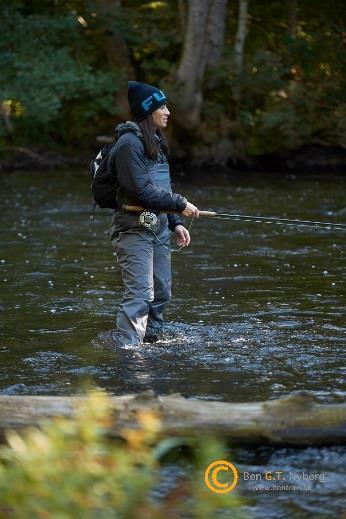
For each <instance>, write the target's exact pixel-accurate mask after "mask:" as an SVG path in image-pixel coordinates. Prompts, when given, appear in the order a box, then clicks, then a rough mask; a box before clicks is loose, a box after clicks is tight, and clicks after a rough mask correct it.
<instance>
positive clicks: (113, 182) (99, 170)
mask: <svg viewBox="0 0 346 519" xmlns="http://www.w3.org/2000/svg"><path fill="white" fill-rule="evenodd" d="M126 132H132V133H134V134H135V135H137V137H139V138H140V139H143V134H142V132H141V129H140V128H139V127H138V125H137V124H136V123H134V122H133V121H127V122H126V123H122V124H119V125H118V126H117V128H116V130H115V140H114V141H113V142H111V143H110V144H107V146H105V147H104V148H102V150H101V151H100V152H99V153H98V154H97V156H96V157H95V158H94V159H93V160H92V161H91V162H90V165H89V173H90V177H91V191H92V193H93V195H94V200H95V203H94V210H95V207H96V206H97V205H98V206H99V207H101V208H102V209H117V190H118V188H119V182H118V178H117V173H116V171H115V168H114V166H113V167H112V162H111V158H112V152H113V148H114V147H115V143H116V142H117V140H118V139H119V137H120V136H121V135H122V134H123V133H126Z"/></svg>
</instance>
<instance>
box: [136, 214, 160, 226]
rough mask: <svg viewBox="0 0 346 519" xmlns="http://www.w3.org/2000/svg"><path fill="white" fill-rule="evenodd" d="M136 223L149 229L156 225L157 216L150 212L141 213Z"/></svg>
mask: <svg viewBox="0 0 346 519" xmlns="http://www.w3.org/2000/svg"><path fill="white" fill-rule="evenodd" d="M138 221H139V223H140V224H141V225H144V227H147V228H148V229H151V228H152V227H154V225H156V224H157V216H156V214H155V213H152V212H151V211H143V213H141V214H140V215H139V219H138Z"/></svg>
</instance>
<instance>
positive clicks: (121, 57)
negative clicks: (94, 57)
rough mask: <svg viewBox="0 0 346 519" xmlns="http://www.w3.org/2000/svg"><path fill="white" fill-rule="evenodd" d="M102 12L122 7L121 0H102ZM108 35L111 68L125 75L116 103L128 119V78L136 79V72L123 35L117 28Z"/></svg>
mask: <svg viewBox="0 0 346 519" xmlns="http://www.w3.org/2000/svg"><path fill="white" fill-rule="evenodd" d="M100 6H101V10H102V13H103V14H105V15H107V14H110V13H112V12H114V10H115V9H119V8H120V7H121V0H101V2H100ZM107 33H108V36H107V37H106V38H105V54H106V58H107V61H108V64H109V66H110V68H111V69H114V70H117V71H119V72H120V73H121V72H122V73H123V75H124V80H123V82H122V83H123V84H122V86H121V87H120V89H119V91H118V92H117V94H116V104H117V107H118V108H119V114H118V115H119V117H120V118H121V119H128V118H129V117H130V112H129V107H128V100H127V79H128V78H129V79H134V77H135V73H134V69H133V66H132V64H131V61H130V54H129V49H128V46H127V44H126V41H125V39H124V37H123V35H122V34H121V33H120V32H119V31H117V30H116V29H115V28H113V27H110V28H107Z"/></svg>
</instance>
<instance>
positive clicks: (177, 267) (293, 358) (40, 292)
mask: <svg viewBox="0 0 346 519" xmlns="http://www.w3.org/2000/svg"><path fill="white" fill-rule="evenodd" d="M185 178H186V177H183V176H180V177H179V178H178V180H177V181H176V184H175V191H177V192H181V193H183V194H184V195H185V196H187V198H188V199H189V200H191V201H192V202H194V203H195V204H196V205H198V207H199V208H201V209H212V210H215V211H219V212H226V213H238V214H249V215H262V216H278V217H285V218H299V219H304V220H319V221H331V222H339V223H345V222H346V205H345V200H346V197H345V194H346V189H345V188H346V177H343V176H341V175H338V176H336V175H330V174H319V175H313V174H309V175H301V176H299V175H298V176H295V175H291V174H290V175H284V174H280V173H277V174H270V175H269V174H253V173H252V174H249V173H243V174H234V175H231V176H222V175H217V176H214V174H212V173H208V174H202V173H201V176H200V177H199V178H198V179H196V178H194V179H185ZM91 213H92V202H91V198H90V193H89V184H88V179H87V178H86V176H85V175H84V174H83V173H81V172H79V171H53V172H51V171H48V172H20V171H19V172H14V173H10V174H7V176H5V177H4V178H3V180H2V194H1V216H0V218H1V221H2V225H1V235H2V237H1V253H0V286H1V302H0V310H1V335H0V355H1V364H0V373H1V377H0V393H2V394H7V395H11V394H21V395H25V394H41V395H70V394H76V393H78V392H80V391H82V389H83V388H84V387H86V386H87V385H88V384H90V383H94V384H97V385H98V386H99V387H103V388H105V389H107V390H109V391H110V392H112V393H114V394H124V393H132V392H138V391H142V390H145V389H153V390H154V391H156V392H157V393H160V394H168V393H174V392H179V393H181V394H183V395H184V396H186V397H189V398H202V399H208V400H223V401H234V402H245V401H258V400H266V399H273V398H278V397H281V396H285V395H287V394H289V393H291V392H293V391H297V390H308V391H310V392H311V393H313V394H314V395H316V397H318V398H319V399H320V400H321V401H324V402H342V401H345V395H346V384H345V379H346V377H345V374H346V362H345V360H346V354H345V343H346V338H345V329H346V319H345V316H346V290H345V288H346V278H345V266H344V260H345V231H340V230H332V229H318V228H314V227H312V228H306V227H305V228H295V227H285V226H283V225H280V226H279V225H273V224H265V223H250V222H231V221H225V222H223V221H219V220H218V221H212V220H208V219H203V218H200V219H198V220H196V221H194V222H193V224H192V227H191V235H192V243H191V245H190V247H188V248H187V249H185V250H183V251H181V252H179V253H173V276H174V284H173V299H172V302H171V303H170V305H169V306H168V308H167V311H166V318H167V331H168V335H167V339H166V340H164V341H162V342H161V343H158V344H153V345H145V347H143V348H140V349H123V350H118V351H110V350H109V349H105V348H102V347H100V344H99V341H98V339H97V337H98V334H99V333H101V332H104V331H106V330H110V329H112V328H114V316H115V313H116V309H117V306H118V304H119V302H120V300H121V291H122V283H121V276H120V272H119V270H118V268H117V264H116V257H115V254H114V252H113V250H112V248H111V244H110V240H109V235H108V228H109V225H110V220H111V215H110V214H109V213H108V212H107V211H106V212H103V211H102V212H101V211H97V212H96V216H95V219H94V220H92V217H91ZM233 456H234V459H235V460H236V462H237V463H238V465H239V467H241V470H242V471H249V470H252V471H257V472H259V471H261V472H262V471H263V472H264V471H265V470H285V471H288V472H289V471H292V470H297V471H300V472H303V471H305V472H306V471H310V472H311V471H312V470H313V471H314V472H324V473H325V474H326V475H325V481H324V482H312V483H311V482H310V484H309V485H310V487H311V488H310V490H306V489H305V491H296V492H284V491H282V492H276V493H275V492H269V491H267V492H258V491H257V492H255V491H252V487H251V483H250V482H248V483H247V482H243V489H244V492H245V493H246V492H247V494H248V498H249V504H248V506H247V511H248V512H249V513H251V514H253V516H254V517H263V518H264V517H265V518H268V519H269V518H271V517H273V518H274V517H275V518H277V517H290V518H291V517H292V518H298V519H300V518H305V517H316V518H324V517H341V515H342V512H343V511H344V510H345V509H346V506H345V501H344V498H345V495H346V478H345V466H346V448H345V447H341V446H336V447H323V448H312V447H310V448H306V449H292V448H290V449H287V448H286V449H284V448H281V449H277V448H272V447H269V446H266V447H261V448H257V449H240V448H238V449H236V450H235V451H234V453H233ZM179 470H181V469H180V468H179V467H174V466H173V467H171V468H170V471H169V473H170V474H171V476H170V477H174V474H178V473H179ZM249 496H250V497H249ZM225 517H232V515H231V512H230V515H227V514H226V515H225Z"/></svg>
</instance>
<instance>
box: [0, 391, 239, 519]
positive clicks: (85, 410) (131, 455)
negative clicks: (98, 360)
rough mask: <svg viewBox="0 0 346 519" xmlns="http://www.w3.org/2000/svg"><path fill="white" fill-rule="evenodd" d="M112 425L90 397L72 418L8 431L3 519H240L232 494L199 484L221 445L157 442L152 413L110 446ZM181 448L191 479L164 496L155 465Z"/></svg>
mask: <svg viewBox="0 0 346 519" xmlns="http://www.w3.org/2000/svg"><path fill="white" fill-rule="evenodd" d="M113 420H114V410H113V411H112V410H111V402H110V399H109V398H108V397H107V395H106V394H105V393H104V392H102V391H97V390H94V391H90V392H89V393H88V395H87V397H86V399H85V401H84V402H82V403H81V404H79V406H78V407H77V410H76V413H75V415H74V416H73V417H71V418H62V417H60V418H55V419H53V420H51V421H48V420H47V421H46V422H45V423H44V424H43V425H42V427H41V428H40V429H38V428H34V427H31V428H29V429H27V430H26V431H24V432H22V433H17V432H15V431H8V432H7V434H6V437H7V442H8V445H6V446H2V447H1V448H0V517H2V518H7V517H8V518H15V519H19V518H28V517H30V518H54V519H55V518H61V519H62V518H66V519H68V518H71V519H72V518H73V519H75V518H79V517H80V518H96V517H102V518H106V519H107V518H126V519H130V518H133V519H135V518H139V517H140V518H141V519H156V518H157V519H162V518H163V517H196V518H197V517H198V518H199V519H207V518H212V517H217V515H216V514H217V512H218V511H222V510H226V511H227V513H232V517H234V518H235V519H237V518H238V519H240V518H241V517H244V515H243V514H241V513H240V511H239V507H240V506H241V502H240V500H239V498H238V497H237V495H236V493H234V492H231V493H228V494H215V493H213V492H211V491H210V490H209V489H208V488H207V487H206V485H205V484H204V470H205V468H206V467H207V466H208V465H209V463H210V462H211V461H214V460H215V459H224V456H225V452H224V450H223V447H222V445H221V444H220V443H219V442H216V441H215V440H212V439H206V438H205V439H200V440H188V439H183V440H182V439H178V438H166V439H160V438H159V432H160V420H159V417H158V415H157V414H156V413H155V412H154V411H150V410H143V411H141V412H138V413H137V422H138V427H136V428H123V429H122V430H121V438H120V439H119V438H118V439H117V440H116V439H114V438H113V439H110V437H109V434H108V433H109V430H110V428H111V424H112V421H113ZM182 441H183V442H184V443H185V444H186V442H188V444H189V448H190V455H191V456H192V458H193V463H192V464H191V465H190V466H191V471H190V474H189V475H188V476H186V475H185V476H183V477H181V478H180V479H178V480H176V479H175V480H174V478H173V480H172V484H171V488H170V489H169V490H168V491H167V488H161V481H160V477H161V473H160V460H161V459H162V458H164V457H165V456H167V453H169V452H172V450H174V449H176V448H177V447H179V446H180V445H181V443H182ZM166 485H167V483H166ZM160 493H161V497H158V496H159V494H160ZM228 516H229V515H228Z"/></svg>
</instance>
